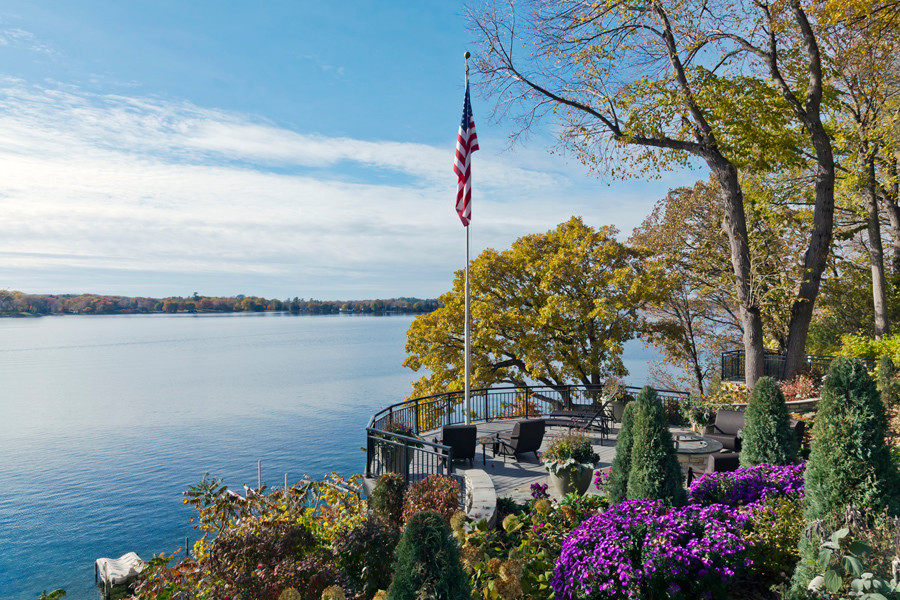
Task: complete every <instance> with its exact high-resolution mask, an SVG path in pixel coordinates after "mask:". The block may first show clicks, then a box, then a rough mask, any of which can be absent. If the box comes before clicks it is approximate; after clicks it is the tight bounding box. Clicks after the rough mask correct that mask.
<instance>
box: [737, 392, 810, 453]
mask: <svg viewBox="0 0 900 600" xmlns="http://www.w3.org/2000/svg"><path fill="white" fill-rule="evenodd" d="M745 416H746V424H745V426H744V431H743V435H742V440H741V466H744V467H752V466H754V465H758V464H763V463H765V464H770V465H788V464H790V463H792V462H794V460H795V459H796V458H797V449H798V440H797V439H796V438H795V436H794V434H793V432H792V431H791V429H790V418H789V417H788V411H787V405H786V404H785V403H784V395H783V394H782V393H781V388H779V387H778V383H777V382H776V381H775V380H774V379H772V378H771V377H762V378H760V379H759V381H757V382H756V385H755V386H753V393H752V394H751V396H750V403H749V404H748V405H747V412H746V413H745Z"/></svg>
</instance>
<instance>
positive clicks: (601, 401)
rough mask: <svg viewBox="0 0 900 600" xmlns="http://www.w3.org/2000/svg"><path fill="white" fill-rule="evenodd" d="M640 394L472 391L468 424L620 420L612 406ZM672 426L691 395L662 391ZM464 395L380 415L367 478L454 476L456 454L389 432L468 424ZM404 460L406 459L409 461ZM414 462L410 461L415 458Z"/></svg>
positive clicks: (412, 403)
mask: <svg viewBox="0 0 900 600" xmlns="http://www.w3.org/2000/svg"><path fill="white" fill-rule="evenodd" d="M639 391H640V388H637V387H634V386H619V387H618V388H616V390H614V391H610V390H607V389H605V388H604V386H586V385H567V386H521V387H494V388H486V389H478V390H471V392H470V401H469V404H470V406H469V422H471V423H479V422H481V423H484V422H490V421H495V420H499V419H520V418H532V417H539V416H542V415H547V414H549V413H551V412H552V411H554V410H557V409H565V410H573V409H578V408H591V407H593V408H599V409H600V410H602V411H604V418H605V419H606V420H617V419H615V414H614V407H613V404H614V402H615V400H616V399H621V398H622V395H624V394H627V395H630V396H632V397H633V396H636V395H637V393H638V392H639ZM657 394H658V395H659V397H660V399H661V400H662V401H663V404H664V405H665V407H666V412H667V413H668V414H669V416H670V421H673V422H677V421H678V420H679V419H681V404H682V403H683V402H684V401H685V400H686V399H687V397H688V394H687V393H685V392H678V391H674V390H657ZM463 400H464V394H463V392H459V391H454V392H445V393H443V394H435V395H433V396H426V397H423V398H413V399H410V400H405V401H403V402H398V403H396V404H392V405H391V406H388V407H387V408H384V409H382V410H380V411H379V412H377V413H376V414H375V415H374V416H373V417H372V419H371V420H370V421H369V426H368V427H367V428H366V438H367V442H366V477H377V476H378V475H381V474H383V473H386V472H395V473H400V474H401V475H403V476H404V479H405V480H406V481H414V480H417V479H421V478H424V477H426V476H428V475H431V474H434V473H439V474H447V475H450V474H452V473H453V461H452V453H451V452H452V451H451V450H450V448H449V447H448V446H444V445H441V444H438V443H434V442H429V441H426V440H424V439H422V438H421V437H416V438H412V437H406V436H402V435H398V434H394V433H390V432H388V431H387V430H386V429H387V426H388V424H403V425H405V426H407V427H408V428H410V430H412V431H413V433H415V435H417V436H422V435H423V434H425V433H426V432H430V431H435V430H437V429H439V428H440V427H442V426H443V425H459V424H463V423H465V422H466V418H465V417H466V415H465V409H464V407H463ZM404 456H405V458H404ZM410 457H411V458H410Z"/></svg>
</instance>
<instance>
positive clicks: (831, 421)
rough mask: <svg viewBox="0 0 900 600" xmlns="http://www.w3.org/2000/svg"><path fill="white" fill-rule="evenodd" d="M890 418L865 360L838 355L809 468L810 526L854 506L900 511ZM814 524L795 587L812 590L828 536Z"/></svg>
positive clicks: (815, 431) (864, 509)
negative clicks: (821, 535)
mask: <svg viewBox="0 0 900 600" xmlns="http://www.w3.org/2000/svg"><path fill="white" fill-rule="evenodd" d="M886 433H887V418H886V416H885V410H884V405H883V404H882V402H881V398H880V397H879V394H878V390H877V389H876V387H875V382H874V381H873V380H872V378H871V377H870V376H869V374H868V372H867V371H866V365H865V363H864V362H863V361H861V360H859V359H855V358H844V357H840V358H836V359H835V360H834V361H832V363H831V367H830V368H829V369H828V374H827V376H826V378H825V383H824V385H823V387H822V397H821V400H820V401H819V406H818V412H817V414H816V420H815V424H814V425H813V436H812V440H813V441H812V448H811V451H810V455H809V461H808V462H807V466H806V473H805V477H804V479H805V488H806V511H805V518H806V523H807V525H808V526H814V525H815V524H817V523H821V522H822V521H828V520H832V519H834V518H836V516H837V515H840V514H843V513H844V512H845V511H846V510H847V507H848V506H854V507H855V508H856V509H857V510H858V511H860V512H861V514H863V515H873V514H878V513H881V512H887V514H889V515H893V516H895V515H898V514H900V486H898V483H900V482H898V474H897V467H896V465H894V464H893V463H892V462H891V457H890V451H889V449H888V446H887V444H886V443H885V435H886ZM814 530H815V527H809V529H808V532H811V533H809V535H803V536H801V538H800V544H799V549H800V562H799V563H798V564H797V569H796V570H795V572H794V578H793V588H794V590H795V591H796V590H803V589H806V587H807V585H808V584H809V581H810V580H811V579H812V577H813V576H814V575H815V574H816V573H815V568H816V559H817V557H818V551H819V545H820V543H821V542H822V541H824V540H822V539H819V537H818V536H817V535H815V534H814Z"/></svg>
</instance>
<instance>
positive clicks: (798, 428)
mask: <svg viewBox="0 0 900 600" xmlns="http://www.w3.org/2000/svg"><path fill="white" fill-rule="evenodd" d="M790 428H791V431H792V432H793V434H794V439H796V440H797V447H798V448H799V447H800V443H801V442H802V441H803V434H804V432H805V431H806V423H804V422H803V421H798V420H797V419H791V421H790Z"/></svg>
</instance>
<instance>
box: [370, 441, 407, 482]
mask: <svg viewBox="0 0 900 600" xmlns="http://www.w3.org/2000/svg"><path fill="white" fill-rule="evenodd" d="M378 458H380V459H381V464H382V465H384V472H385V473H397V474H398V475H403V474H404V473H406V472H407V471H408V470H409V464H410V463H411V462H412V458H413V450H412V449H410V450H409V451H407V453H406V461H405V464H404V460H403V448H401V447H398V446H386V445H385V446H379V447H378Z"/></svg>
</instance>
